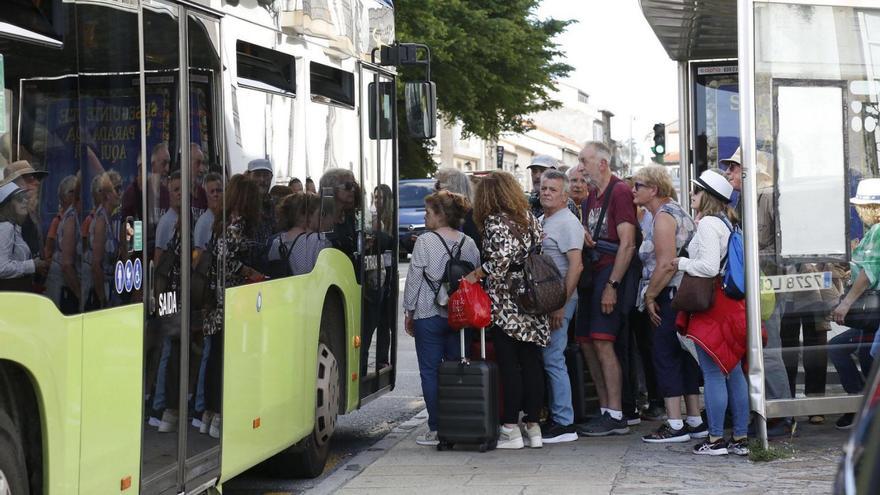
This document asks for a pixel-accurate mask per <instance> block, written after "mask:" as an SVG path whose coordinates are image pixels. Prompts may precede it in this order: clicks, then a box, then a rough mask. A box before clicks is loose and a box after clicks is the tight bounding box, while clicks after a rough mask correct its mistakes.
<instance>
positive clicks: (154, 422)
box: [147, 416, 162, 428]
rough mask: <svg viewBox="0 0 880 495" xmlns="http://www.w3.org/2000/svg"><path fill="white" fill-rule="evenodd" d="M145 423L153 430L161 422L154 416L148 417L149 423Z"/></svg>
mask: <svg viewBox="0 0 880 495" xmlns="http://www.w3.org/2000/svg"><path fill="white" fill-rule="evenodd" d="M147 422H148V423H149V425H150V426H152V427H153V428H158V427H159V425H160V424H161V423H162V420H161V419H159V418H157V417H156V416H150V419H149V421H147Z"/></svg>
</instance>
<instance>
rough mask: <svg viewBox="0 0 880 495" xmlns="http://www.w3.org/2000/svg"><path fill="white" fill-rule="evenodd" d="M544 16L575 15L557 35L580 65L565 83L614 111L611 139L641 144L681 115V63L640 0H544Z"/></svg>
mask: <svg viewBox="0 0 880 495" xmlns="http://www.w3.org/2000/svg"><path fill="white" fill-rule="evenodd" d="M537 14H538V17H539V18H542V19H544V18H547V17H553V18H556V19H574V20H576V21H578V22H577V23H575V24H571V25H570V26H569V27H568V29H567V30H566V31H565V33H563V34H562V35H561V36H559V38H558V39H557V42H558V43H559V45H560V48H561V49H562V50H563V51H564V52H565V53H566V56H567V63H568V64H569V65H571V66H573V67H574V68H575V70H574V71H573V72H572V73H571V75H570V77H569V79H568V80H567V81H566V82H568V83H569V84H572V85H573V86H576V87H577V88H578V89H580V90H582V91H584V92H586V93H587V94H589V95H590V103H591V104H592V105H594V106H596V107H598V108H599V109H600V110H610V111H611V112H612V113H614V115H615V117H614V119H613V120H612V124H611V134H612V138H614V139H616V140H624V139H628V138H629V132H630V128H629V119H630V116H633V117H635V122H634V126H633V135H634V137H635V138H636V140H637V141H638V142H641V141H642V138H643V137H644V136H645V135H646V134H647V133H649V132H651V129H652V127H653V125H654V123H655V122H667V123H668V122H672V121H673V120H676V119H677V118H678V92H677V89H676V88H677V69H676V64H675V62H673V61H672V60H670V59H669V57H668V56H667V55H666V52H665V51H664V50H663V47H662V46H661V45H660V42H659V41H657V38H656V37H655V36H654V32H653V31H651V28H650V26H648V22H647V21H646V20H645V17H644V16H643V15H642V10H641V8H640V7H639V2H638V0H578V1H572V0H543V2H542V3H541V6H540V8H539V9H538V11H537Z"/></svg>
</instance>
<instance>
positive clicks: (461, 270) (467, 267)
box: [422, 232, 474, 296]
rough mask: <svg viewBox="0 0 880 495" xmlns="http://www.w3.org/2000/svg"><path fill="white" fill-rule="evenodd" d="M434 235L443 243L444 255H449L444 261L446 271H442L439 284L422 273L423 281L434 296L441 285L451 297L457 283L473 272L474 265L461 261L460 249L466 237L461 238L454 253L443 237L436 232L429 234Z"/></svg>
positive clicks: (456, 288)
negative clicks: (444, 286)
mask: <svg viewBox="0 0 880 495" xmlns="http://www.w3.org/2000/svg"><path fill="white" fill-rule="evenodd" d="M431 233H432V234H434V235H436V236H437V237H438V238H439V239H440V242H442V243H443V247H444V248H446V253H447V254H448V255H449V259H448V260H447V261H446V269H445V270H444V271H443V277H442V278H441V279H440V281H439V282H434V281H432V280H431V279H429V278H428V276H427V275H425V274H424V272H422V275H424V277H425V280H426V281H427V282H428V285H429V286H430V287H431V289H432V290H433V291H434V294H435V295H436V294H438V293H439V292H440V289H441V288H442V287H443V285H444V284H445V285H446V294H447V295H450V296H451V295H452V293H453V292H455V291H456V290H458V283H459V281H461V279H463V278H464V277H465V276H466V275H467V274H468V273H470V272H472V271H474V264H473V263H471V262H469V261H464V260H463V259H461V247H462V246H463V245H464V243H465V241H466V240H467V236H462V238H461V242H460V243H458V245H457V246H456V249H455V251H454V252H453V250H452V249H449V245H448V244H446V240H445V239H443V236H442V235H440V234H438V233H437V232H431Z"/></svg>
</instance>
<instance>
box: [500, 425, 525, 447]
mask: <svg viewBox="0 0 880 495" xmlns="http://www.w3.org/2000/svg"><path fill="white" fill-rule="evenodd" d="M524 446H525V444H524V443H523V437H522V432H521V431H519V427H518V426H514V427H513V428H508V427H506V426H504V425H501V433H500V434H499V435H498V446H497V447H495V448H498V449H521V448H523V447H524Z"/></svg>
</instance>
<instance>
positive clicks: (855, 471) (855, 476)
mask: <svg viewBox="0 0 880 495" xmlns="http://www.w3.org/2000/svg"><path fill="white" fill-rule="evenodd" d="M878 369H880V359H878V360H875V363H874V366H873V369H872V371H871V378H870V379H869V380H868V381H867V383H866V386H865V401H864V402H863V403H862V409H861V411H860V412H859V416H858V419H857V420H856V423H855V426H854V427H853V429H852V433H851V434H850V436H849V440H847V442H846V444H845V445H844V447H843V458H842V459H841V460H840V464H839V466H838V470H837V479H836V480H835V482H834V493H835V494H837V495H856V494H858V495H862V494H864V495H869V494H870V495H874V494H876V493H880V373H878V371H877V370H878Z"/></svg>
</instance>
